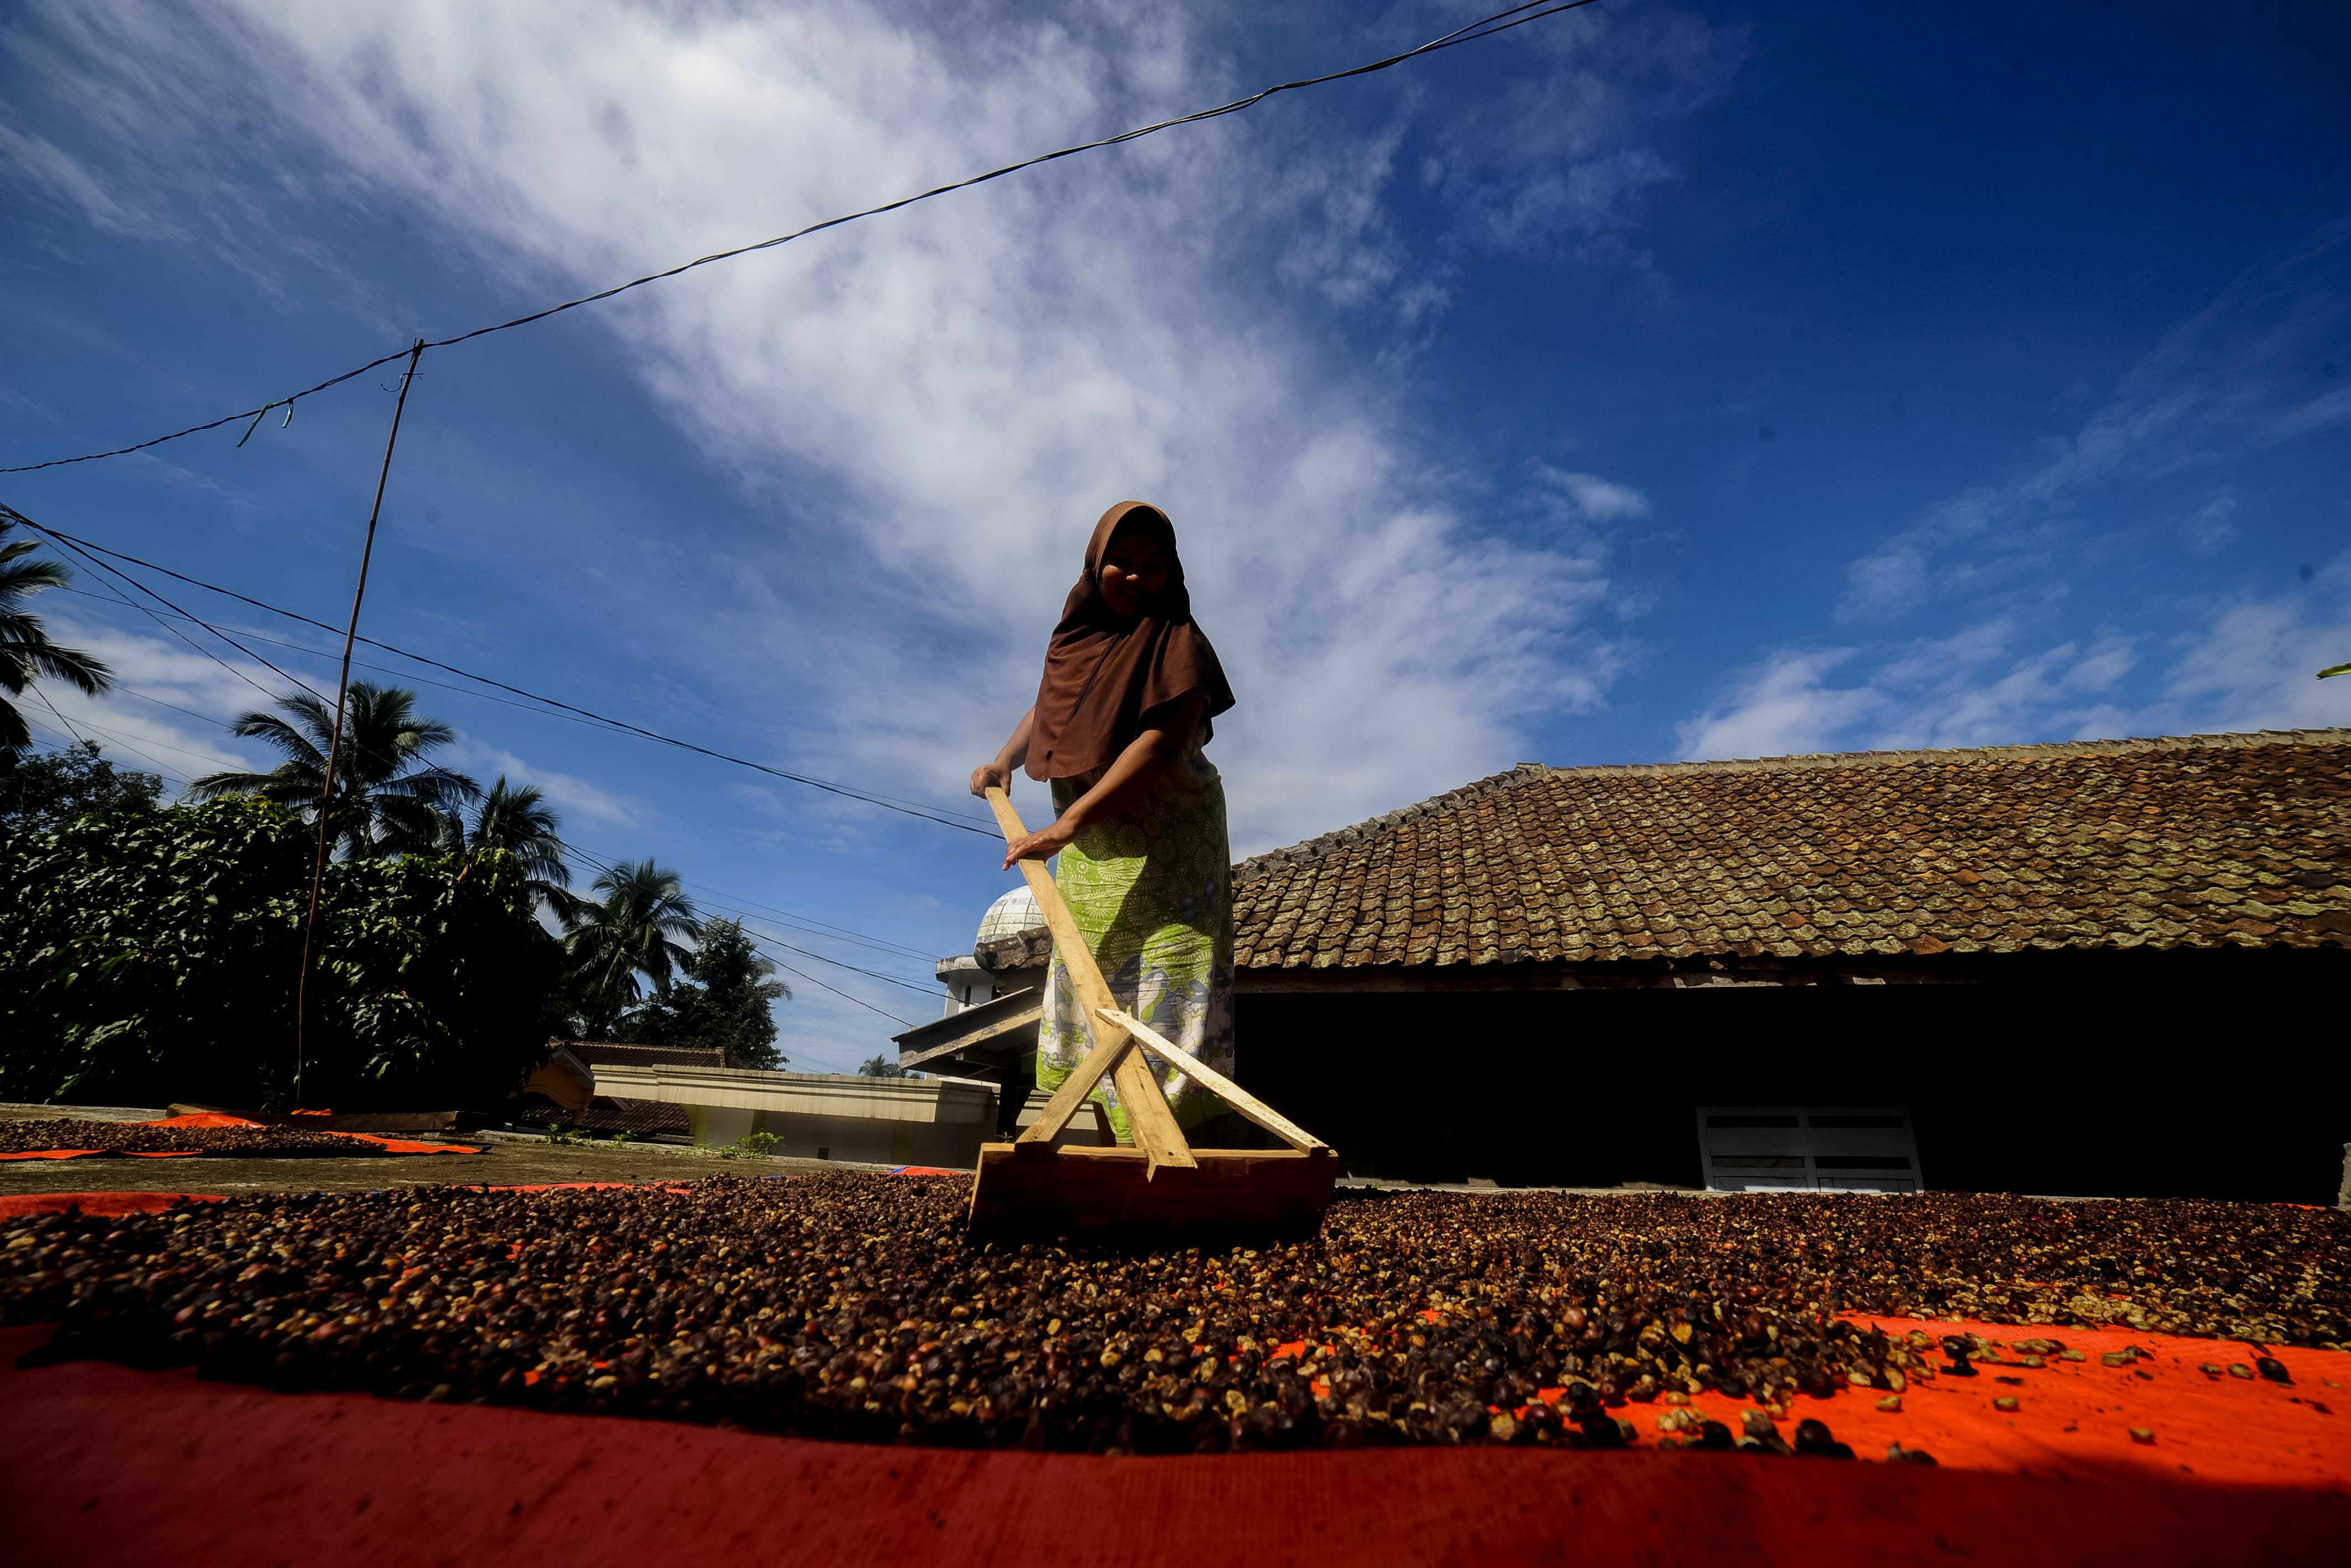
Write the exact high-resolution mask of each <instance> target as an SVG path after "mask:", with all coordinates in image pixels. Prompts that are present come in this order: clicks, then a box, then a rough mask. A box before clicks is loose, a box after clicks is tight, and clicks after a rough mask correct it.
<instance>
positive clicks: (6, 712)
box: [0, 511, 114, 753]
mask: <svg viewBox="0 0 2351 1568" xmlns="http://www.w3.org/2000/svg"><path fill="white" fill-rule="evenodd" d="M15 527H16V518H15V517H14V516H13V515H9V514H7V513H5V511H0V692H5V693H6V694H7V696H0V753H7V752H16V751H22V750H24V749H25V748H26V747H28V746H30V745H32V744H33V732H32V730H31V729H29V728H27V727H26V724H25V716H24V715H23V714H21V713H18V712H17V711H16V704H15V703H13V702H10V701H9V700H8V698H9V697H21V696H23V695H25V694H26V692H27V691H29V690H30V689H31V688H32V685H33V683H34V682H35V681H37V680H40V679H42V678H44V677H47V678H48V679H50V680H57V681H63V682H65V683H66V685H69V686H72V687H73V688H74V689H75V690H77V691H80V692H86V693H88V694H89V695H91V696H96V695H99V693H100V692H103V691H105V690H106V689H107V688H108V687H110V686H111V685H114V673H113V672H112V671H110V670H109V669H108V668H107V667H106V666H105V665H104V664H100V663H99V661H98V660H96V659H93V658H91V657H90V656H89V654H88V653H80V652H78V651H77V650H75V649H72V648H60V647H58V646H57V644H56V643H52V642H50V641H49V634H48V633H47V632H45V631H43V630H42V628H41V622H40V620H39V618H38V617H37V616H34V615H30V614H27V613H26V611H25V601H26V600H27V599H30V598H31V597H32V596H33V595H34V594H36V593H38V592H40V591H41V590H43V589H45V588H63V587H64V586H65V585H66V584H67V583H68V582H71V581H72V580H73V572H72V571H71V570H68V568H67V567H66V566H65V565H64V564H62V563H61V562H58V561H54V560H28V559H26V557H28V556H30V555H31V554H32V553H33V552H34V551H35V550H37V549H40V548H41V547H40V546H39V545H38V544H37V543H36V542H34V541H33V540H31V539H13V540H12V539H10V538H8V530H9V529H11V528H15Z"/></svg>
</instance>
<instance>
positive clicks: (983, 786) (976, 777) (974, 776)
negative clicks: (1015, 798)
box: [971, 762, 1012, 795]
mask: <svg viewBox="0 0 2351 1568" xmlns="http://www.w3.org/2000/svg"><path fill="white" fill-rule="evenodd" d="M991 788H993V789H1011V788H1012V769H1011V768H1007V767H1006V766H1005V765H1004V764H1003V763H1001V762H988V763H983V764H982V765H981V766H979V767H977V768H973V769H972V770H971V792H972V793H973V794H975V795H986V794H987V791H988V790H989V789H991Z"/></svg>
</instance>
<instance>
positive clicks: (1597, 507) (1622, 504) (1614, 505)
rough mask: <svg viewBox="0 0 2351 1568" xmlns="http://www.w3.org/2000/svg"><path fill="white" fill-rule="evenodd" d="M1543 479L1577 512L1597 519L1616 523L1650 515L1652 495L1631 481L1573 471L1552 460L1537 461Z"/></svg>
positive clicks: (1576, 513) (1591, 518)
mask: <svg viewBox="0 0 2351 1568" xmlns="http://www.w3.org/2000/svg"><path fill="white" fill-rule="evenodd" d="M1536 471H1537V472H1538V473H1539V474H1540V475H1541V477H1542V478H1543V480H1544V481H1545V482H1546V483H1548V484H1550V485H1552V486H1554V487H1555V488H1556V489H1558V490H1559V491H1560V492H1561V493H1562V495H1563V496H1564V497H1565V498H1566V499H1567V501H1568V502H1569V503H1570V505H1571V506H1572V507H1573V508H1574V512H1575V515H1576V516H1578V517H1582V518H1584V519H1586V520H1588V521H1591V522H1594V523H1613V522H1615V521H1617V520H1619V519H1621V518H1625V517H1647V516H1648V515H1649V497H1646V496H1645V495H1643V494H1641V492H1640V491H1638V490H1635V489H1634V488H1633V487H1632V486H1630V485H1619V484H1617V483H1615V482H1614V480H1610V479H1603V478H1602V477H1600V476H1598V475H1597V474H1573V473H1569V472H1568V471H1566V470H1565V469H1561V468H1554V467H1552V466H1551V465H1549V464H1538V465H1536Z"/></svg>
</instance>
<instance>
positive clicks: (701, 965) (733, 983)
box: [619, 915, 792, 1071]
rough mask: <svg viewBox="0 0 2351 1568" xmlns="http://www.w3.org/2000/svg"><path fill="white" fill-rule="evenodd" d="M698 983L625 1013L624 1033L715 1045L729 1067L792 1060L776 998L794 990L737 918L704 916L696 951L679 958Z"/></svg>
mask: <svg viewBox="0 0 2351 1568" xmlns="http://www.w3.org/2000/svg"><path fill="white" fill-rule="evenodd" d="M680 967H682V968H683V969H684V971H685V973H686V975H687V977H689V979H690V980H691V981H692V982H693V983H692V984H686V985H673V986H672V987H671V988H669V991H668V992H667V994H665V995H662V996H656V997H655V998H653V999H652V1000H651V1001H649V1002H647V1003H646V1004H645V1005H644V1006H643V1007H642V1008H640V1009H637V1010H636V1011H635V1012H634V1013H632V1014H631V1015H630V1016H629V1017H628V1018H626V1019H623V1020H622V1024H621V1028H620V1030H619V1033H620V1038H621V1039H622V1040H628V1041H630V1042H632V1043H633V1044H637V1045H687V1046H700V1047H704V1048H709V1047H713V1046H715V1047H716V1048H717V1049H719V1050H721V1051H725V1052H726V1065H727V1066H729V1067H759V1068H766V1069H768V1071H774V1070H775V1069H777V1068H779V1067H782V1066H784V1065H785V1064H786V1063H787V1061H789V1058H788V1057H786V1056H785V1055H784V1053H783V1052H782V1051H778V1050H777V1049H776V1015H775V1013H774V1011H773V1010H772V1009H770V1007H769V1005H768V1004H769V1003H771V1002H774V1001H777V1000H778V999H784V1000H789V998H790V997H791V994H792V991H791V988H790V987H789V986H787V985H785V984H784V983H783V982H782V981H781V980H776V979H770V978H768V977H769V976H771V975H773V974H774V973H775V972H776V967H775V965H773V964H771V963H769V962H768V960H767V959H766V958H764V957H762V956H760V955H759V950H758V948H757V947H756V946H753V945H752V942H751V939H750V938H749V937H748V936H744V935H743V925H742V922H740V921H738V920H722V919H720V918H719V917H718V916H717V915H712V916H710V917H709V918H708V919H706V920H705V921H704V922H703V923H702V930H701V931H700V933H698V934H697V935H696V936H695V947H694V951H693V952H692V953H691V954H689V955H688V956H686V957H685V959H684V961H683V962H682V964H681V965H680Z"/></svg>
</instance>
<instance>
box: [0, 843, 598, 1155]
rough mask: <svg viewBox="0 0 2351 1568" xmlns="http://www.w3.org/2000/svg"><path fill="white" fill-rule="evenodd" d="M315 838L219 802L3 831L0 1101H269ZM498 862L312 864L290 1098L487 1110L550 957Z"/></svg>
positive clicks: (533, 1056)
mask: <svg viewBox="0 0 2351 1568" xmlns="http://www.w3.org/2000/svg"><path fill="white" fill-rule="evenodd" d="M315 842H316V841H315V840H314V839H312V838H311V836H310V834H309V833H308V831H306V830H305V829H304V828H303V827H302V826H301V824H300V823H298V821H295V820H294V818H293V817H292V816H291V815H290V814H289V813H287V811H285V810H281V809H280V808H278V807H276V806H272V805H269V804H267V803H266V802H263V801H260V800H252V799H249V798H245V799H231V800H220V801H216V802H214V803H211V804H207V805H202V806H184V807H174V808H172V809H171V810H162V811H153V812H148V813H144V814H131V813H117V814H114V815H109V816H86V817H82V818H79V819H78V820H76V821H70V822H67V823H65V824H63V825H61V826H59V827H57V828H55V829H53V830H50V831H44V832H36V833H10V834H5V835H0V1100H30V1101H42V1100H51V1099H56V1100H78V1101H81V1102H84V1103H109V1102H110V1103H115V1104H133V1105H135V1104H150V1105H160V1104H164V1103H168V1102H170V1101H172V1100H197V1101H209V1102H212V1103H218V1104H229V1105H255V1106H261V1107H270V1106H282V1105H284V1104H286V1103H287V1101H288V1099H289V1097H290V1094H291V1090H292V1077H293V1066H294V1061H293V1057H294V1005H295V1003H294V993H295V980H296V976H297V973H298V969H299V967H300V963H301V951H302V918H303V913H304V909H305V906H306V904H307V902H308V891H309V877H310V867H311V857H312V853H313V851H314V846H315ZM524 882H525V879H524V877H523V874H522V873H521V871H520V869H519V868H518V867H517V866H516V864H515V863H514V861H513V858H512V857H511V856H508V855H506V854H503V853H497V852H488V853H485V854H482V855H480V856H478V857H464V856H448V857H441V858H436V859H423V858H416V857H410V858H405V859H400V860H360V861H346V862H338V863H336V864H334V865H331V866H329V868H328V873H327V885H326V899H325V904H324V907H323V910H322V912H321V915H320V917H319V955H318V961H317V967H316V973H315V976H314V978H313V982H312V985H313V1000H312V1009H311V1029H310V1041H309V1062H308V1068H307V1070H306V1071H305V1074H304V1081H303V1098H304V1099H305V1101H306V1102H307V1103H309V1104H311V1105H314V1106H333V1107H334V1108H336V1109H339V1110H367V1109H423V1108H438V1107H444V1106H450V1105H457V1106H467V1105H479V1104H486V1103H492V1102H494V1101H496V1100H497V1099H499V1098H501V1097H503V1096H504V1095H505V1094H507V1092H510V1091H511V1090H512V1089H513V1087H514V1086H515V1084H516V1083H517V1082H518V1081H519V1080H520V1078H521V1076H522V1074H523V1073H524V1072H525V1071H527V1070H528V1068H529V1067H530V1066H531V1065H532V1064H533V1063H534V1062H535V1061H537V1060H538V1056H539V1054H540V1053H541V1051H543V1050H544V1048H545V1042H546V1040H547V1038H548V1036H549V1032H550V1028H549V1025H550V1023H551V1021H552V1019H551V1018H550V1015H549V998H550V997H551V996H552V995H554V993H555V991H556V988H557V986H558V984H559V976H560V967H561V956H560V952H559V949H558V948H557V946H556V945H555V943H554V941H553V940H552V938H550V937H549V936H548V935H547V934H546V932H545V931H544V930H543V929H542V928H541V927H540V926H539V925H538V922H537V920H535V919H534V918H533V917H532V915H531V912H530V902H529V897H528V893H527V891H526V890H525V886H524Z"/></svg>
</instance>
